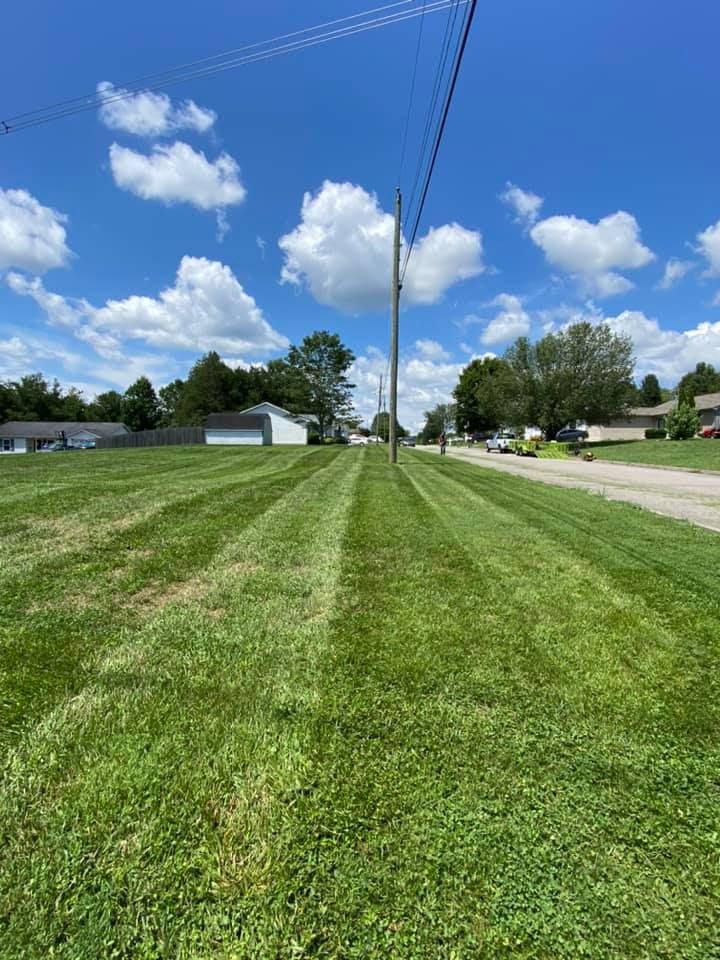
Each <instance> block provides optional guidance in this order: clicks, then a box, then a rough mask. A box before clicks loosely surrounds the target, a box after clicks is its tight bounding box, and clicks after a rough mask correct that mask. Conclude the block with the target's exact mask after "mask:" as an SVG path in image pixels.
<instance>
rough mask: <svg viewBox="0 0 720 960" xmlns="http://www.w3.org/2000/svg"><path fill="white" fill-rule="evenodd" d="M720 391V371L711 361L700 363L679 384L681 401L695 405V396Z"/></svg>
mask: <svg viewBox="0 0 720 960" xmlns="http://www.w3.org/2000/svg"><path fill="white" fill-rule="evenodd" d="M719 392H720V371H718V370H716V369H715V367H714V366H713V365H712V364H711V363H698V364H696V366H695V369H694V370H692V371H691V372H690V373H686V374H685V376H684V377H683V378H682V380H681V381H680V383H679V384H678V394H679V398H680V403H685V404H688V405H689V406H692V407H694V405H695V397H697V396H700V394H703V393H719Z"/></svg>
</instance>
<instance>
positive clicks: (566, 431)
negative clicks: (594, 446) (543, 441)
mask: <svg viewBox="0 0 720 960" xmlns="http://www.w3.org/2000/svg"><path fill="white" fill-rule="evenodd" d="M588 436H589V434H588V432H587V430H581V429H580V428H579V427H563V428H562V430H558V432H557V433H556V434H555V439H556V440H557V442H558V443H573V442H574V441H576V440H587V438H588Z"/></svg>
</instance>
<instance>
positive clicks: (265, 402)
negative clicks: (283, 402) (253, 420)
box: [240, 400, 295, 420]
mask: <svg viewBox="0 0 720 960" xmlns="http://www.w3.org/2000/svg"><path fill="white" fill-rule="evenodd" d="M259 407H272V408H273V410H277V412H278V413H281V414H282V415H283V416H284V417H288V418H289V419H290V420H294V419H295V414H294V413H290V411H289V410H285V409H283V407H279V406H278V405H277V404H276V403H270V401H269V400H263V401H262V403H256V404H255V406H254V407H248V408H247V410H241V411H240V413H253V411H255V410H257V409H258V408H259Z"/></svg>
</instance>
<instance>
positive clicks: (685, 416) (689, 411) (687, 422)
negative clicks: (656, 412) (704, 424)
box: [665, 403, 700, 440]
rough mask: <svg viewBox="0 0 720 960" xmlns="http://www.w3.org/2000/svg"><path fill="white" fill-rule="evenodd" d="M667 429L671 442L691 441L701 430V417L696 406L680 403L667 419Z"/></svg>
mask: <svg viewBox="0 0 720 960" xmlns="http://www.w3.org/2000/svg"><path fill="white" fill-rule="evenodd" d="M665 429H666V430H667V435H668V437H669V438H670V439H671V440H690V438H691V437H694V436H695V434H696V433H697V432H698V430H699V429H700V417H699V416H698V412H697V410H696V409H695V407H694V406H690V404H687V403H680V404H679V405H678V406H677V407H676V408H675V409H674V410H671V411H670V413H669V414H668V415H667V416H666V417H665Z"/></svg>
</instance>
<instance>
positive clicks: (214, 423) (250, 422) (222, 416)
mask: <svg viewBox="0 0 720 960" xmlns="http://www.w3.org/2000/svg"><path fill="white" fill-rule="evenodd" d="M269 419H270V418H269V417H268V415H267V414H266V413H256V414H245V413H211V414H210V415H209V416H208V417H206V418H205V429H206V430H264V429H265V424H266V423H267V422H268V420H269Z"/></svg>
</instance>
